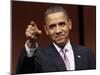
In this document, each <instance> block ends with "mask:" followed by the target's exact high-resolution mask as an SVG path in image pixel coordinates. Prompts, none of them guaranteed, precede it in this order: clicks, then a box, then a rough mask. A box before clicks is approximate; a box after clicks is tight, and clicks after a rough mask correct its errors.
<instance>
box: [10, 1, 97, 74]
mask: <svg viewBox="0 0 100 75" xmlns="http://www.w3.org/2000/svg"><path fill="white" fill-rule="evenodd" d="M55 5H60V6H62V7H64V8H65V9H66V11H67V12H68V14H69V16H70V18H71V20H72V30H71V32H70V40H71V42H73V43H74V44H79V45H83V46H86V47H88V48H91V49H92V51H93V53H94V56H95V55H96V6H90V5H89V6H88V5H71V4H55V3H39V2H23V1H22V2H21V1H12V5H11V8H12V10H11V11H12V13H11V15H12V16H11V19H12V20H11V21H12V22H11V23H12V26H11V29H12V30H11V34H12V35H11V36H12V38H11V40H12V41H11V42H12V43H11V44H12V47H11V48H12V49H11V51H12V55H11V58H12V60H11V62H12V63H11V71H12V73H15V72H16V63H17V60H18V56H19V54H20V51H21V49H22V48H23V47H24V44H25V42H26V40H27V38H26V37H25V29H26V28H27V26H28V25H29V24H30V21H32V20H34V21H35V22H36V24H37V25H38V28H39V29H41V30H42V32H43V33H44V34H42V35H41V36H40V39H39V40H38V44H39V47H42V48H44V47H46V46H47V45H48V38H47V37H46V35H45V32H44V29H43V25H44V24H45V22H44V12H45V11H46V9H47V8H48V7H50V6H55Z"/></svg>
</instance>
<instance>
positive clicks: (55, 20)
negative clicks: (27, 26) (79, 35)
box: [45, 12, 72, 47]
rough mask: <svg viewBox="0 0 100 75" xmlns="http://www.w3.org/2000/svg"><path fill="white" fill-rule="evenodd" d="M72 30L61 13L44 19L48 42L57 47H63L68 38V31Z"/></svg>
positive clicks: (69, 23) (68, 21)
mask: <svg viewBox="0 0 100 75" xmlns="http://www.w3.org/2000/svg"><path fill="white" fill-rule="evenodd" d="M71 28H72V26H71V22H70V20H68V19H67V18H66V17H65V15H64V13H63V12H56V13H52V14H49V15H48V16H47V18H46V26H45V31H46V34H47V35H48V36H49V38H50V40H51V41H52V42H54V43H56V44H57V45H59V46H63V47H64V46H65V44H66V43H67V40H68V36H69V30H70V29H71Z"/></svg>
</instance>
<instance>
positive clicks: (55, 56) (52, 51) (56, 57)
mask: <svg viewBox="0 0 100 75" xmlns="http://www.w3.org/2000/svg"><path fill="white" fill-rule="evenodd" d="M48 50H49V51H48V52H49V57H50V58H51V60H52V61H53V62H54V63H55V66H56V68H57V70H60V71H64V70H66V67H65V64H64V62H63V60H62V58H61V56H60V54H59V53H58V51H57V50H56V48H55V47H54V45H53V44H50V45H49V48H48Z"/></svg>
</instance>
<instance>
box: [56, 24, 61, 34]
mask: <svg viewBox="0 0 100 75" xmlns="http://www.w3.org/2000/svg"><path fill="white" fill-rule="evenodd" d="M60 33H61V28H60V26H59V25H57V26H56V34H60Z"/></svg>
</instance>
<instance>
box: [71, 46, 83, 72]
mask: <svg viewBox="0 0 100 75" xmlns="http://www.w3.org/2000/svg"><path fill="white" fill-rule="evenodd" d="M72 49H73V52H74V59H75V70H79V69H80V65H81V57H82V56H81V54H80V50H79V48H77V46H75V45H73V44H72Z"/></svg>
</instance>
